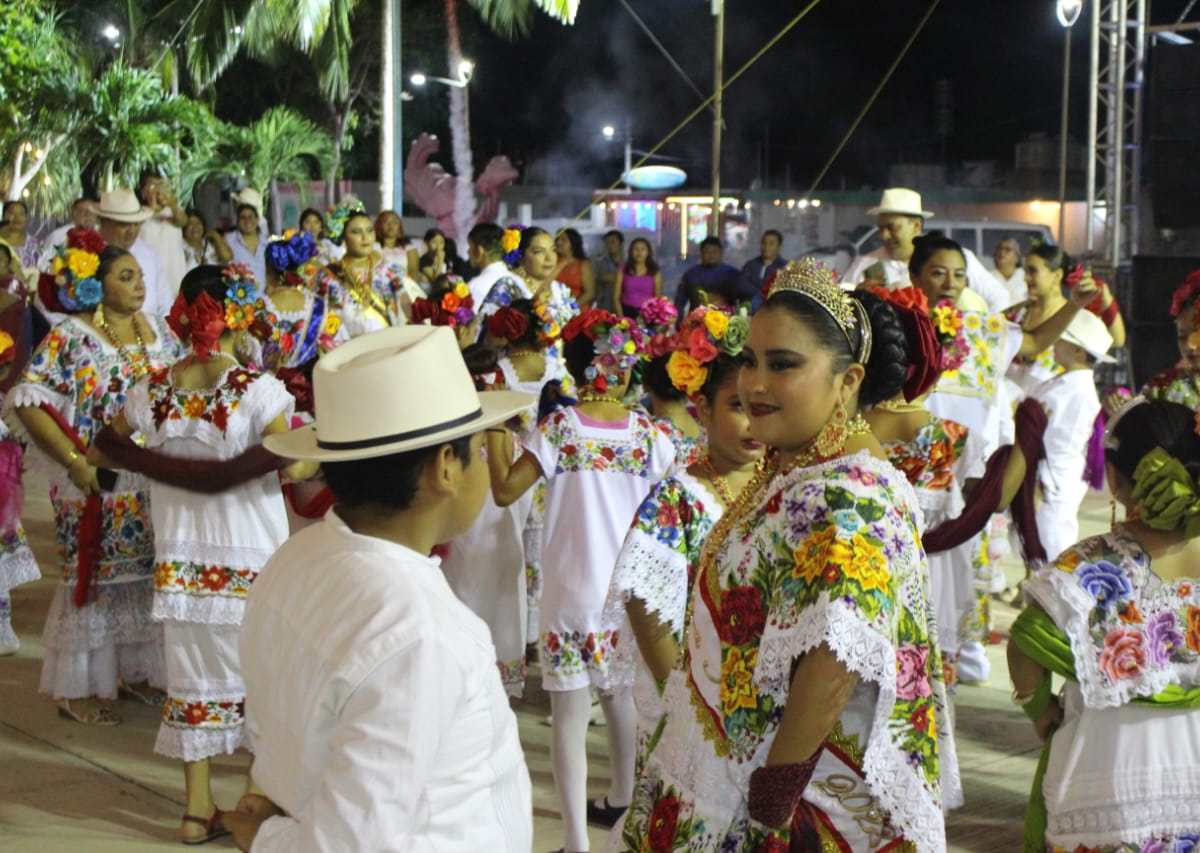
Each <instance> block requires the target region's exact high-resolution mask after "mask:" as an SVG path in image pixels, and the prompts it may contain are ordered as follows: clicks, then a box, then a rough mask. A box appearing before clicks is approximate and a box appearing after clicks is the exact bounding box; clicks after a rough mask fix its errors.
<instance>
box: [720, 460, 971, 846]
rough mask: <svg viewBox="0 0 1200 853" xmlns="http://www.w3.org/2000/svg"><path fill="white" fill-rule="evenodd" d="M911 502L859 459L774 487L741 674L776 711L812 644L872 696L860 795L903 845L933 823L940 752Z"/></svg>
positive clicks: (937, 696)
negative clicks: (751, 662) (756, 607)
mask: <svg viewBox="0 0 1200 853" xmlns="http://www.w3.org/2000/svg"><path fill="white" fill-rule="evenodd" d="M860 459H863V457H860ZM914 505H915V499H914V496H913V494H912V491H911V489H910V488H909V486H908V484H907V483H906V482H902V481H897V480H896V479H895V478H894V475H889V474H888V473H887V472H886V471H885V470H883V468H882V466H876V465H874V464H873V463H872V462H871V461H869V460H868V461H860V462H859V463H853V462H849V461H845V462H841V463H837V464H834V465H832V466H830V467H826V468H824V469H823V471H820V473H815V474H811V475H809V476H807V477H802V478H801V479H797V480H792V481H790V482H789V481H787V480H785V482H784V484H783V485H782V487H781V488H780V491H778V492H776V493H775V494H774V495H773V496H771V497H770V498H769V501H768V505H767V509H768V511H769V512H770V511H771V510H772V508H774V510H775V512H776V513H778V514H780V516H781V519H780V520H781V523H779V524H777V525H773V526H772V528H771V532H770V533H769V534H767V535H765V536H760V537H759V547H758V548H756V551H757V562H758V568H757V570H756V571H755V572H754V574H753V575H752V578H753V581H754V583H753V584H752V587H750V588H747V589H746V591H745V596H746V598H747V600H749V599H750V598H751V595H750V594H751V593H753V598H755V599H756V600H757V599H758V598H760V597H761V600H762V601H763V602H764V603H765V605H766V612H765V613H761V612H756V613H754V619H755V620H757V621H758V622H759V624H764V622H765V625H764V627H763V636H762V642H761V644H760V646H759V650H758V659H757V665H756V666H755V667H753V670H752V671H753V672H754V681H755V683H756V685H757V687H758V689H760V690H761V691H762V693H764V694H766V696H767V697H770V698H771V699H772V700H773V701H774V703H775V704H776V705H782V704H784V703H786V701H787V700H788V693H789V688H790V680H791V672H792V665H793V663H794V662H795V660H796V659H797V658H799V657H800V656H801V655H803V654H804V653H805V652H806V651H808V650H810V649H813V648H815V647H817V646H818V645H821V644H825V645H826V646H828V648H829V649H830V650H831V651H832V652H833V653H834V654H835V655H836V656H837V658H838V660H839V661H840V662H841V663H842V664H843V665H844V666H845V667H846V668H847V669H848V670H850V671H851V672H853V673H855V674H856V675H857V676H858V677H859V679H860V680H861V681H863V682H867V683H871V684H874V685H876V686H877V687H878V691H879V692H878V699H877V702H876V708H875V723H874V727H873V730H872V733H871V740H872V743H871V745H870V749H869V750H868V753H869V755H868V765H871V764H872V763H874V765H875V768H876V772H877V776H876V778H877V779H878V780H880V784H879V785H873V786H872V789H873V791H874V793H875V795H876V796H877V797H879V799H880V802H881V803H882V804H883V805H884V806H885V808H886V809H887V811H888V813H889V814H891V815H892V816H893V818H894V819H895V820H896V821H897V822H898V823H899V824H900V825H901V826H903V827H904V832H905V836H906V837H908V838H910V839H913V838H915V837H921V836H922V835H923V834H924V833H925V831H926V830H927V829H928V828H930V827H932V826H933V825H934V824H935V823H937V822H940V821H941V787H940V765H939V761H940V758H941V756H940V751H941V750H943V749H946V746H945V743H944V741H940V740H939V738H938V731H939V729H946V725H945V720H946V718H945V690H944V684H943V683H942V664H941V655H940V652H939V651H938V649H937V647H936V645H935V643H934V640H933V638H932V631H931V628H930V625H931V613H930V608H929V605H928V597H929V586H928V584H929V581H928V567H927V564H926V563H925V559H924V554H923V552H922V550H921V546H920V542H919V539H918V536H917V529H918V528H917V523H918V522H917V519H916V518H915V511H914V509H913V507H914ZM729 597H730V594H729V593H727V599H728V598H729ZM750 612H751V610H747V611H746V613H745V614H741V615H742V616H743V618H742V619H740V620H738V621H736V622H731V623H730V624H731V625H737V624H741V623H744V622H746V621H748V616H747V614H749V613H750ZM735 615H736V614H735ZM727 630H728V628H727ZM946 730H948V729H946ZM871 753H874V758H871V756H870V754H871ZM870 772H871V769H870V767H868V773H870Z"/></svg>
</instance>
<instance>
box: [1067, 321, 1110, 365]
mask: <svg viewBox="0 0 1200 853" xmlns="http://www.w3.org/2000/svg"><path fill="white" fill-rule="evenodd" d="M1062 339H1063V340H1064V341H1066V342H1067V343H1069V344H1075V346H1077V347H1081V348H1082V349H1083V350H1084V351H1085V352H1086V353H1087V354H1088V355H1090V356H1091V357H1092V358H1094V359H1096V360H1097V361H1098V362H1100V363H1101V364H1116V362H1117V360H1116V359H1115V358H1113V357H1112V356H1111V355H1109V354H1108V351H1109V349H1111V348H1112V345H1113V338H1112V335H1111V334H1110V333H1109V331H1108V327H1107V326H1105V325H1104V321H1103V320H1101V319H1100V318H1099V317H1097V316H1096V315H1095V314H1093V313H1092V312H1091V311H1089V310H1087V309H1086V308H1082V309H1080V310H1079V312H1078V313H1077V314H1076V315H1075V316H1074V317H1072V318H1071V324H1070V325H1069V326H1067V330H1066V331H1065V332H1063V334H1062Z"/></svg>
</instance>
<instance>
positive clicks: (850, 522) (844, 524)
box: [833, 509, 862, 533]
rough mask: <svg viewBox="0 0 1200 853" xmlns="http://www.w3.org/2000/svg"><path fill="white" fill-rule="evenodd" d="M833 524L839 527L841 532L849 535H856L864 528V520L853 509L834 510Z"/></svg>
mask: <svg viewBox="0 0 1200 853" xmlns="http://www.w3.org/2000/svg"><path fill="white" fill-rule="evenodd" d="M833 523H834V524H836V525H837V526H838V529H839V530H844V531H845V532H847V533H855V532H857V531H858V529H859V528H860V527H862V519H861V518H859V517H858V513H857V512H855V511H854V510H852V509H839V510H834V512H833Z"/></svg>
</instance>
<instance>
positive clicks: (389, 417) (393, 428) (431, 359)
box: [264, 326, 536, 462]
mask: <svg viewBox="0 0 1200 853" xmlns="http://www.w3.org/2000/svg"><path fill="white" fill-rule="evenodd" d="M313 400H314V405H315V408H316V423H313V424H309V425H308V426H305V427H301V428H300V429H296V430H292V431H291V432H287V433H281V434H279V435H269V436H267V437H266V439H265V440H264V444H266V446H267V449H268V450H270V451H271V452H272V453H275V454H278V455H279V456H283V457H286V458H288V459H315V460H317V461H320V462H344V461H350V460H354V459H369V458H372V457H376V456H390V455H391V454H393V453H404V452H406V451H409V450H419V449H420V448H422V447H431V446H433V445H437V444H442V443H444V442H447V441H452V440H453V439H456V438H461V437H463V436H466V435H471V434H473V433H476V432H479V431H480V430H482V429H484V428H485V427H489V426H494V425H495V424H499V423H503V422H504V421H506V420H508V419H509V418H511V417H512V416H513V415H516V414H518V413H519V412H521V411H523V410H525V409H527V408H528V407H529V406H531V405H533V404H534V403H535V402H536V398H535V397H534V396H533V395H532V394H524V393H521V392H518V391H484V392H482V393H480V392H477V391H476V390H475V383H474V382H473V381H472V380H471V374H470V373H468V372H467V366H466V364H465V363H464V362H463V359H462V354H461V353H460V352H459V350H458V341H457V340H456V339H455V336H454V332H453V331H451V330H450V329H449V328H448V327H446V326H399V327H395V328H390V329H383V330H381V331H378V332H372V333H371V334H368V335H362V336H361V337H358V338H355V339H354V340H352V341H350V342H349V343H346V344H343V345H342V346H340V347H338V348H337V349H335V350H333V351H332V352H331V353H329V354H328V355H325V356H323V357H322V358H321V360H320V361H318V362H317V366H316V368H315V369H314V370H313Z"/></svg>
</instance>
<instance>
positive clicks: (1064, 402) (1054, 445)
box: [1029, 370, 1100, 556]
mask: <svg viewBox="0 0 1200 853" xmlns="http://www.w3.org/2000/svg"><path fill="white" fill-rule="evenodd" d="M1029 396H1030V397H1033V398H1034V399H1035V400H1037V401H1038V402H1039V403H1042V404H1043V405H1044V406H1045V407H1046V411H1047V415H1048V417H1047V421H1046V434H1045V436H1044V437H1043V438H1042V444H1043V445H1044V446H1045V448H1046V458H1045V459H1043V460H1042V461H1041V462H1039V463H1038V481H1039V482H1040V483H1041V486H1042V492H1043V493H1044V494H1045V496H1046V499H1047V500H1056V499H1058V498H1059V497H1060V496H1061V497H1068V498H1070V499H1072V500H1073V499H1074V498H1075V497H1076V496H1078V497H1080V498H1082V496H1083V495H1084V494H1085V493H1086V491H1087V487H1086V485H1084V482H1083V471H1084V468H1085V467H1086V466H1087V449H1088V442H1089V441H1090V440H1091V437H1092V429H1093V427H1094V425H1095V422H1096V416H1097V415H1099V414H1100V396H1099V394H1098V393H1097V392H1096V377H1095V375H1093V373H1092V371H1090V370H1068V371H1067V372H1066V373H1064V374H1062V375H1060V376H1055V377H1054V378H1053V379H1047V380H1046V381H1045V382H1043V383H1042V384H1041V385H1039V386H1037V387H1036V388H1035V389H1033V391H1032V392H1030V394H1029ZM1071 544H1074V543H1071ZM1050 556H1054V555H1050Z"/></svg>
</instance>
